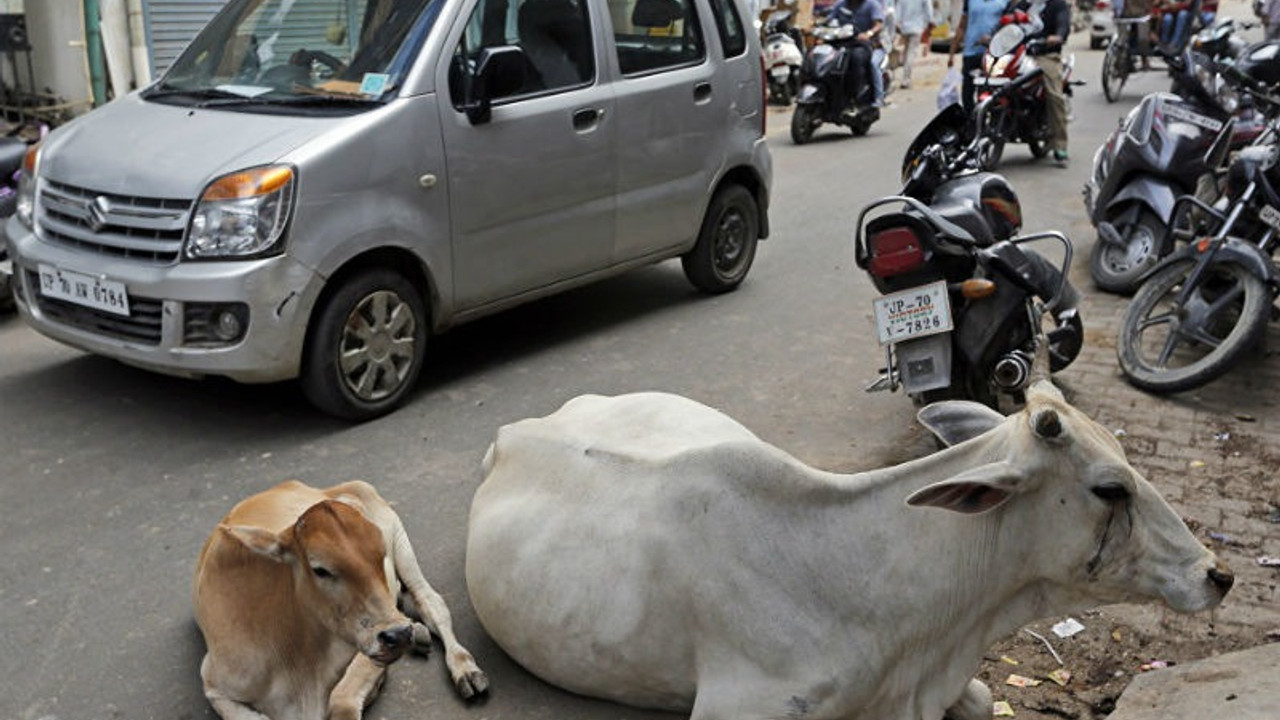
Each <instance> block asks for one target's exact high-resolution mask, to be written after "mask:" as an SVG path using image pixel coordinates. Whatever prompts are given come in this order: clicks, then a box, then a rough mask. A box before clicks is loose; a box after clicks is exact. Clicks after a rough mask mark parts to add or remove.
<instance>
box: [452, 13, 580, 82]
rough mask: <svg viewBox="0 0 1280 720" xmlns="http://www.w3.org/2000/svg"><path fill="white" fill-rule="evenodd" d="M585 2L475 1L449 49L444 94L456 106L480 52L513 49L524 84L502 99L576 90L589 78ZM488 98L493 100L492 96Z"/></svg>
mask: <svg viewBox="0 0 1280 720" xmlns="http://www.w3.org/2000/svg"><path fill="white" fill-rule="evenodd" d="M587 3H588V0H480V2H479V3H478V4H477V5H476V7H475V10H473V11H472V13H471V17H470V18H469V19H468V20H467V27H466V30H465V31H464V32H463V36H462V40H461V41H460V42H459V43H458V47H457V48H456V49H455V50H454V56H453V64H452V66H451V68H450V74H449V94H450V96H451V98H452V99H453V104H454V107H461V105H462V103H463V101H464V98H463V94H464V93H463V84H464V80H463V76H464V74H466V73H468V72H472V71H474V70H475V68H476V65H477V63H478V62H479V59H480V53H481V52H482V51H483V50H485V49H486V48H495V47H503V46H515V47H518V48H520V50H521V51H522V52H523V54H524V60H525V69H524V83H523V84H522V85H521V86H520V87H519V88H518V89H516V90H515V91H514V92H511V93H509V94H508V96H519V95H529V94H535V93H536V94H541V93H545V92H555V91H560V90H563V89H566V88H571V87H580V86H582V85H586V84H588V83H590V82H591V80H592V79H593V78H594V77H595V65H596V63H595V52H594V50H593V43H592V42H591V21H590V17H589V16H588V14H587ZM492 99H495V100H496V99H498V98H497V97H494V98H492Z"/></svg>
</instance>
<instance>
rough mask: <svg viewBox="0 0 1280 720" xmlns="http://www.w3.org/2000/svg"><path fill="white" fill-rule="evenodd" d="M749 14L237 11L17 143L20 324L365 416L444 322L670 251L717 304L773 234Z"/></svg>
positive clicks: (391, 5) (412, 6) (498, 9)
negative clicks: (167, 63) (88, 109)
mask: <svg viewBox="0 0 1280 720" xmlns="http://www.w3.org/2000/svg"><path fill="white" fill-rule="evenodd" d="M335 6H336V7H337V8H338V9H337V11H336V12H335ZM751 20H752V18H751V17H750V16H749V14H748V12H747V9H746V6H745V4H744V3H743V2H742V0H339V1H338V2H335V0H230V2H228V3H227V5H226V7H225V8H224V9H223V11H222V12H221V13H220V14H219V15H217V16H216V17H215V18H214V19H213V20H212V21H211V23H210V24H209V25H208V27H206V28H205V29H204V30H203V31H202V33H201V34H200V35H199V36H198V37H197V38H196V39H195V40H194V41H193V42H192V44H191V46H190V47H188V48H187V49H186V51H185V52H184V53H183V54H182V55H181V57H180V58H179V59H178V60H177V61H176V62H175V64H174V65H173V67H172V68H171V69H170V70H169V71H168V72H167V73H166V74H165V75H164V77H163V78H161V79H160V80H159V81H158V82H157V83H155V84H154V85H152V86H150V87H149V88H147V89H145V90H143V91H140V92H137V93H134V94H131V95H128V96H126V97H123V98H120V99H118V100H116V101H114V102H112V103H110V104H108V105H107V106H105V107H103V108H100V109H98V110H95V111H94V112H92V113H89V114H88V115H86V116H84V117H82V118H80V119H78V120H76V121H74V122H71V123H69V124H67V125H64V126H63V127H61V128H59V129H58V130H57V131H55V132H54V133H52V134H51V135H50V136H49V137H48V138H47V139H46V140H45V141H44V143H43V144H42V145H41V146H40V147H38V148H36V149H34V150H33V151H32V152H31V153H29V155H28V157H27V160H26V163H25V167H26V170H25V172H24V174H23V176H22V179H21V188H20V198H19V208H18V212H17V213H16V214H15V216H14V217H13V218H11V220H10V221H9V222H8V223H7V226H6V234H7V237H8V241H9V246H10V249H11V251H12V258H13V262H14V267H15V276H16V277H15V279H16V281H17V283H16V285H17V300H18V305H19V309H20V311H21V313H22V315H23V316H24V317H25V319H26V320H27V321H28V322H29V323H30V324H31V325H32V326H33V327H34V328H36V329H37V330H38V331H40V332H41V333H44V334H45V335H47V336H49V337H52V338H54V339H57V340H60V341H62V342H64V343H67V344H69V345H72V346H75V347H78V348H82V349H84V350H87V351H89V352H93V353H98V354H101V355H106V356H110V357H113V358H116V359H119V360H121V361H123V362H126V363H129V364H132V365H137V366H141V367H144V368H148V369H152V370H156V371H159V372H163V373H169V374H177V375H184V376H192V377H199V376H204V375H222V376H227V377H230V378H233V379H236V380H239V381H243V382H250V383H257V382H273V381H280V380H286V379H291V378H299V379H300V381H301V384H302V387H303V389H304V391H305V393H306V395H307V397H308V398H309V399H310V400H311V401H312V402H313V403H314V404H315V405H316V406H318V407H319V408H321V409H322V410H324V411H326V412H328V413H330V414H333V415H336V416H339V417H343V418H349V419H365V418H370V417H374V416H377V415H380V414H383V413H386V412H389V411H390V410H392V409H394V408H395V407H396V406H398V405H399V404H400V403H401V402H403V400H404V398H405V395H406V393H407V392H408V391H409V390H410V389H411V388H412V386H413V385H414V383H415V380H416V378H417V377H418V374H419V371H420V369H421V368H422V365H423V354H424V350H425V348H426V345H427V341H428V337H429V336H430V335H432V334H434V333H439V332H442V331H444V330H445V329H447V328H449V327H450V326H452V325H455V324H458V323H461V322H464V321H468V320H472V319H475V318H478V317H481V316H483V315H486V314H489V313H492V312H495V311H498V310H501V309H503V308H507V307H510V306H513V305H516V304H519V303H523V302H526V301H529V300H532V299H535V298H538V297H542V296H545V295H548V294H551V293H555V292H559V291H561V290H564V289H567V288H570V287H574V286H577V285H581V284H583V283H587V282H590V281H593V280H596V279H599V278H602V277H605V276H607V275H612V274H614V273H618V272H621V271H623V270H626V269H628V268H633V267H636V266H640V265H644V264H649V263H655V262H658V261H662V260H665V259H668V258H675V257H679V258H680V259H681V260H682V262H683V267H684V270H685V273H686V274H687V276H688V278H689V279H690V280H691V281H692V282H693V284H694V285H696V286H697V287H699V288H701V289H702V290H705V291H707V292H712V293H719V292H725V291H728V290H732V289H734V288H735V287H737V286H738V284H739V283H741V282H742V280H743V278H744V277H745V276H746V274H747V271H748V270H749V269H750V267H751V264H752V260H753V258H754V256H755V248H756V242H757V240H758V239H759V238H764V237H766V236H767V235H768V228H769V223H768V205H769V185H770V180H771V160H770V156H769V151H768V148H767V146H766V144H765V139H764V123H765V109H764V105H763V102H764V101H763V98H764V94H763V87H764V78H763V73H762V71H761V61H760V47H759V41H758V38H756V37H755V33H754V32H752V25H751Z"/></svg>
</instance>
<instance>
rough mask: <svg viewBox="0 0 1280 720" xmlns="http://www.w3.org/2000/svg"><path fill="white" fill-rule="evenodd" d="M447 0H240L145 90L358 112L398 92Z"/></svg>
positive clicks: (256, 106)
mask: <svg viewBox="0 0 1280 720" xmlns="http://www.w3.org/2000/svg"><path fill="white" fill-rule="evenodd" d="M442 3H443V0H231V2H229V3H228V4H227V6H226V7H225V8H224V9H223V11H222V12H220V13H219V14H218V15H217V17H215V18H214V19H213V20H212V21H211V22H210V23H209V25H208V26H207V27H206V28H205V29H204V30H203V31H202V32H201V33H200V34H199V36H197V37H196V39H195V40H194V41H192V43H191V45H190V46H189V47H188V48H187V49H186V50H185V51H184V52H183V53H182V55H181V56H180V57H179V58H178V59H177V61H176V62H175V63H174V64H173V66H172V67H171V68H169V71H168V72H167V73H165V75H164V77H163V78H161V80H160V82H158V83H156V84H155V85H153V86H152V87H150V88H149V89H148V90H147V91H146V92H145V93H143V97H144V98H146V99H148V100H153V101H156V102H164V103H169V104H176V105H191V106H196V107H218V108H227V109H233V110H245V111H251V112H277V113H325V112H340V113H341V112H353V111H360V110H363V109H367V108H369V107H373V106H375V105H377V104H379V103H381V102H385V101H386V100H388V99H390V98H392V97H395V95H396V94H397V92H398V91H399V89H400V87H401V84H402V83H403V82H404V77H405V75H406V74H407V73H408V71H409V69H410V67H411V65H412V62H413V58H414V56H415V54H416V53H417V50H418V48H419V47H421V45H422V42H423V40H424V38H425V37H426V35H427V33H428V32H429V31H430V29H431V26H432V24H433V23H434V22H435V20H436V17H437V16H438V15H439V10H440V5H441V4H442Z"/></svg>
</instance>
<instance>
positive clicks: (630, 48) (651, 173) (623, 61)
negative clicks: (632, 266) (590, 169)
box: [607, 0, 749, 260]
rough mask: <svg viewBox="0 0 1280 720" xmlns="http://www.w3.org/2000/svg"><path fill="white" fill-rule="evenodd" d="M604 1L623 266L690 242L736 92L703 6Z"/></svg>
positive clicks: (689, 1)
mask: <svg viewBox="0 0 1280 720" xmlns="http://www.w3.org/2000/svg"><path fill="white" fill-rule="evenodd" d="M607 2H608V6H609V16H610V20H611V22H612V29H613V36H614V45H615V53H614V57H613V58H611V61H612V62H615V63H616V65H617V71H618V74H619V79H618V82H617V105H618V118H617V119H618V187H619V196H618V240H617V253H618V255H617V258H618V259H619V260H629V259H633V258H637V257H642V256H644V255H647V254H650V253H654V252H658V251H661V250H663V249H668V248H671V247H672V246H675V245H680V244H683V243H688V242H691V241H692V239H693V238H694V237H696V235H697V231H698V226H699V225H700V222H701V212H702V208H703V206H704V204H705V203H706V200H707V198H708V190H709V188H710V185H711V183H712V181H713V178H714V177H715V176H716V175H717V174H718V172H719V169H720V168H721V167H722V166H723V164H724V162H725V156H726V150H725V144H724V143H725V133H724V131H725V128H726V126H727V123H728V122H729V115H730V112H731V105H732V98H733V93H734V88H733V87H731V83H730V81H729V79H728V78H727V77H726V76H725V74H724V72H723V64H722V62H721V56H722V54H723V53H722V51H721V49H720V43H719V41H718V40H717V39H716V36H717V35H718V33H717V30H716V21H715V19H714V18H713V16H712V14H711V12H709V6H708V5H706V4H704V3H705V0H702V2H699V1H698V0H607ZM730 5H732V2H730ZM734 15H735V17H736V11H735V13H734ZM747 21H748V22H749V19H747ZM738 25H739V28H738V32H739V37H740V41H741V48H740V52H742V51H745V37H742V36H741V33H742V32H743V31H742V22H741V19H739V23H738Z"/></svg>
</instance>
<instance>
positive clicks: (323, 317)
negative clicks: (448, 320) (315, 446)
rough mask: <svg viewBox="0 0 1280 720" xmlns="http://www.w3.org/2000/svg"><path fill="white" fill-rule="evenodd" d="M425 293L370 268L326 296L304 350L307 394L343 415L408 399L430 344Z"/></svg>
mask: <svg viewBox="0 0 1280 720" xmlns="http://www.w3.org/2000/svg"><path fill="white" fill-rule="evenodd" d="M427 323H428V319H427V308H426V303H425V301H424V300H423V299H422V294H421V293H420V292H419V291H418V289H417V288H415V287H414V285H413V283H411V282H409V280H408V279H407V278H405V277H404V276H403V275H401V274H400V273H398V272H395V271H393V270H389V269H385V268H371V269H368V270H363V271H360V272H358V273H357V274H355V275H353V276H351V277H350V278H348V279H347V280H346V281H344V282H343V283H342V284H341V285H340V286H339V287H337V288H336V289H335V290H334V291H333V292H331V293H328V294H327V296H326V297H324V298H323V299H322V300H321V304H320V306H319V309H318V310H317V311H316V313H315V314H314V315H313V317H312V326H311V328H310V330H309V332H308V339H307V345H306V349H305V350H304V355H303V366H302V376H301V379H300V382H301V385H302V390H303V393H304V394H305V395H306V397H307V399H308V400H309V401H310V402H311V403H312V404H313V405H315V406H316V407H317V408H319V409H320V410H321V411H323V412H324V413H326V414H328V415H332V416H333V417H337V418H341V419H343V420H351V421H363V420H370V419H372V418H375V417H378V416H380V415H385V414H387V413H389V412H391V411H392V410H394V409H396V408H397V407H399V406H400V404H401V403H402V402H404V399H405V397H406V396H407V395H408V393H409V391H410V390H412V389H413V387H414V385H415V384H416V383H417V380H418V375H419V374H420V373H421V371H422V364H423V358H424V357H425V351H426V344H427Z"/></svg>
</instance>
